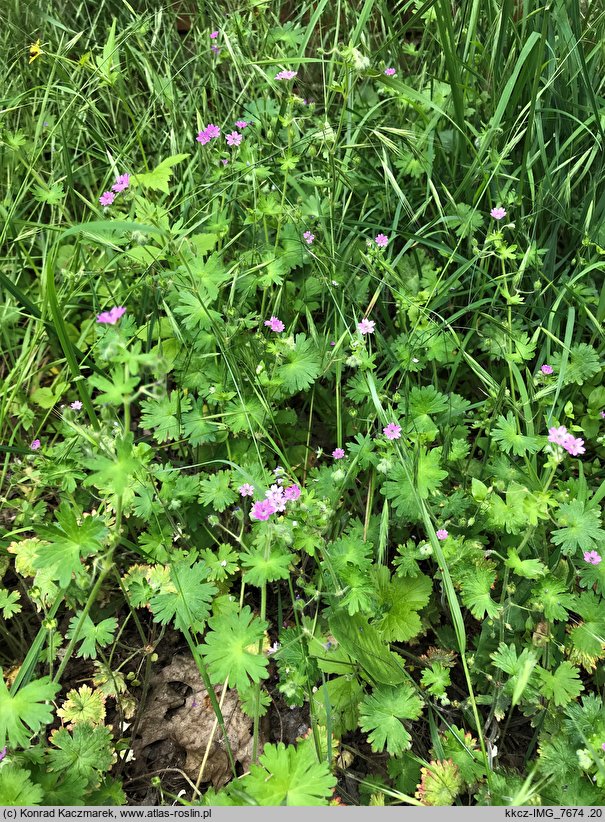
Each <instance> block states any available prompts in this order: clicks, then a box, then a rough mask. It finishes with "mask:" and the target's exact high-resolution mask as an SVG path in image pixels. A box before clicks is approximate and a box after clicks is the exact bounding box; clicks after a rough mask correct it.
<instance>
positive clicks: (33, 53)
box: [29, 39, 42, 63]
mask: <svg viewBox="0 0 605 822" xmlns="http://www.w3.org/2000/svg"><path fill="white" fill-rule="evenodd" d="M41 54H42V49H41V48H40V40H39V39H38V40H36V42H35V43H32V44H31V46H30V47H29V62H30V63H33V62H34V60H35V59H36V57H39V56H40V55H41Z"/></svg>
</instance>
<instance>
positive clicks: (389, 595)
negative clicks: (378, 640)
mask: <svg viewBox="0 0 605 822" xmlns="http://www.w3.org/2000/svg"><path fill="white" fill-rule="evenodd" d="M374 576H375V578H376V582H377V585H378V595H379V602H380V612H381V614H382V615H381V616H380V617H377V618H376V620H375V621H374V623H373V624H374V625H375V626H376V627H377V628H378V630H379V631H380V633H381V634H382V636H383V637H384V638H385V639H386V640H387V641H389V642H393V641H396V642H407V640H409V639H412V637H415V636H417V635H418V634H419V633H420V632H421V630H422V623H421V622H420V616H419V615H418V611H420V610H421V609H422V608H424V606H425V605H426V604H427V603H428V601H429V599H430V596H431V592H432V589H433V587H432V583H431V580H430V579H429V577H427V576H425V575H424V574H419V575H418V576H416V577H403V578H402V577H393V578H390V575H389V571H388V568H385V567H384V566H380V567H377V568H375V570H374Z"/></svg>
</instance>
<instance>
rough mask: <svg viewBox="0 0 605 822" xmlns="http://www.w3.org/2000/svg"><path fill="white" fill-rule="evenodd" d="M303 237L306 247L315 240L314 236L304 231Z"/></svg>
mask: <svg viewBox="0 0 605 822" xmlns="http://www.w3.org/2000/svg"><path fill="white" fill-rule="evenodd" d="M303 237H304V239H305V240H306V241H307V243H308V245H311V244H312V243H313V240H314V239H315V234H311V232H310V231H305V233H304V234H303Z"/></svg>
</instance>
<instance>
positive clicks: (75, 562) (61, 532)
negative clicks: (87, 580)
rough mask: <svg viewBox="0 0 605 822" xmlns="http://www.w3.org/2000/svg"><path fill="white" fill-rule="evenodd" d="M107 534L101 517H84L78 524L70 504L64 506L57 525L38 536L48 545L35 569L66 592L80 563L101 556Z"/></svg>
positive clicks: (40, 529)
mask: <svg viewBox="0 0 605 822" xmlns="http://www.w3.org/2000/svg"><path fill="white" fill-rule="evenodd" d="M107 533H108V531H107V528H106V527H105V525H104V524H103V522H102V520H101V519H100V518H99V517H82V518H81V521H78V517H76V513H75V512H74V511H73V510H72V508H71V506H70V504H69V503H67V502H64V503H62V505H61V506H60V507H59V510H58V511H57V522H56V525H51V526H47V527H41V528H39V529H38V534H39V536H40V537H42V539H44V540H46V541H47V542H48V543H49V545H48V546H45V548H44V549H43V550H42V551H40V553H39V554H38V555H37V556H36V557H35V559H34V567H35V568H40V569H47V570H49V571H50V572H51V573H52V579H56V580H58V581H59V585H60V586H61V588H67V586H68V585H69V583H70V580H71V578H72V574H75V573H76V572H77V571H79V570H80V569H81V567H82V564H81V559H82V558H86V557H89V556H92V555H94V554H98V553H99V552H100V551H101V549H102V548H103V540H104V539H105V537H106V535H107Z"/></svg>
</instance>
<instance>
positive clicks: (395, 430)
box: [382, 422, 401, 440]
mask: <svg viewBox="0 0 605 822" xmlns="http://www.w3.org/2000/svg"><path fill="white" fill-rule="evenodd" d="M382 433H383V434H384V435H385V437H386V438H387V439H388V440H398V439H399V438H400V437H401V426H400V425H397V424H396V423H394V422H390V423H389V424H388V425H387V426H386V427H385V428H383V429H382Z"/></svg>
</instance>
